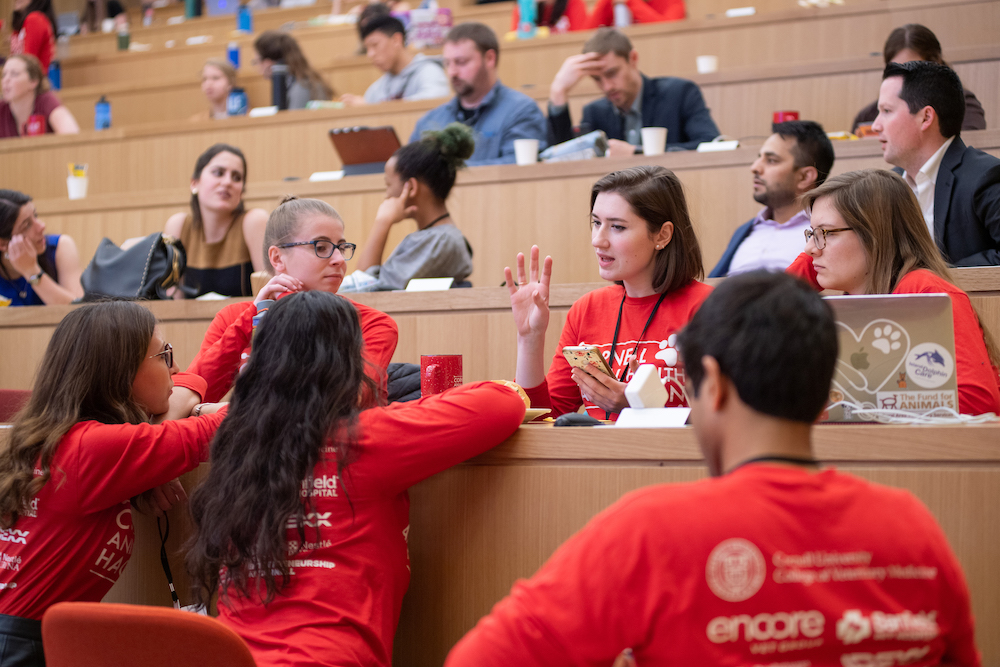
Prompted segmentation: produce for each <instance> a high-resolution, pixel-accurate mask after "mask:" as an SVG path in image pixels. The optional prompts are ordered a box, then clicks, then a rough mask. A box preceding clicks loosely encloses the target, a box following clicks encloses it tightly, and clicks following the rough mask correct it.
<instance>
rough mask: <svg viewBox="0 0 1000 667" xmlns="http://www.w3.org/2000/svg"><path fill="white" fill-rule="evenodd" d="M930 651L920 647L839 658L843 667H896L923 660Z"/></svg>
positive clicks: (847, 654)
mask: <svg viewBox="0 0 1000 667" xmlns="http://www.w3.org/2000/svg"><path fill="white" fill-rule="evenodd" d="M930 651H931V647H930V646H920V647H917V648H911V649H907V650H905V651H904V650H896V651H879V652H878V653H845V654H844V655H842V656H840V664H841V665H842V666H843V667H897V665H899V666H902V665H912V664H913V663H915V662H920V661H921V660H923V659H924V658H925V657H926V656H927V654H928V653H930Z"/></svg>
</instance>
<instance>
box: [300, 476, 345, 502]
mask: <svg viewBox="0 0 1000 667" xmlns="http://www.w3.org/2000/svg"><path fill="white" fill-rule="evenodd" d="M301 495H302V497H303V498H305V497H307V496H308V497H310V498H316V497H319V498H336V497H337V476H336V475H320V476H319V477H313V478H312V483H311V484H310V480H308V479H304V480H302V492H301Z"/></svg>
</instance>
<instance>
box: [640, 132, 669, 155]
mask: <svg viewBox="0 0 1000 667" xmlns="http://www.w3.org/2000/svg"><path fill="white" fill-rule="evenodd" d="M666 150H667V128H665V127H644V128H642V154H643V155H661V154H662V153H664V152H665V151H666Z"/></svg>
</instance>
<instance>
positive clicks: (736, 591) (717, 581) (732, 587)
mask: <svg viewBox="0 0 1000 667" xmlns="http://www.w3.org/2000/svg"><path fill="white" fill-rule="evenodd" d="M766 575H767V564H766V563H765V562H764V556H763V554H761V553H760V549H758V548H757V547H756V546H755V545H754V544H753V542H749V541H747V540H744V539H741V538H738V537H734V538H732V539H728V540H724V541H722V542H720V543H719V545H718V546H717V547H715V548H714V549H712V553H710V554H709V555H708V562H707V563H706V564H705V579H706V580H707V581H708V587H709V588H711V589H712V592H713V593H715V594H716V595H718V596H719V597H720V598H722V599H723V600H725V601H727V602H740V601H742V600H747V599H749V598H751V597H753V595H754V594H755V593H756V592H757V591H759V590H760V587H761V586H763V585H764V577H765V576H766Z"/></svg>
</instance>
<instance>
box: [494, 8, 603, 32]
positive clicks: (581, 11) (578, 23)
mask: <svg viewBox="0 0 1000 667" xmlns="http://www.w3.org/2000/svg"><path fill="white" fill-rule="evenodd" d="M553 6H554V3H553V4H551V5H550V4H548V3H546V4H545V5H543V6H542V15H541V16H539V17H536V20H537V23H538V25H545V26H549V27H550V28H552V29H553V30H555V29H556V28H560V29H559V30H558V32H572V31H574V30H586V29H587V27H588V24H587V22H588V20H589V14H588V12H587V3H585V2H584V1H583V0H568V1H567V2H566V9H565V10H564V11H563V13H562V16H560V17H559V21H557V22H556V25H555V26H553V25H552V7H553ZM520 20H521V11H520V9H519V8H518V6H517V3H515V4H514V8H513V9H512V10H511V15H510V29H511V30H517V22H518V21H520Z"/></svg>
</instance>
